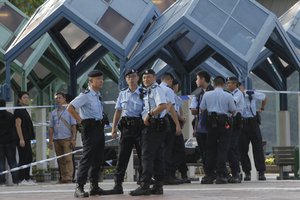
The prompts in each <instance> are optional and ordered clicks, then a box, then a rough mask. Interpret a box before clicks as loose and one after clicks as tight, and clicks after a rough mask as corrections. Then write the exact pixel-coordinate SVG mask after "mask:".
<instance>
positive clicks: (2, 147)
mask: <svg viewBox="0 0 300 200" xmlns="http://www.w3.org/2000/svg"><path fill="white" fill-rule="evenodd" d="M16 150H17V143H16V142H10V143H7V144H0V172H3V171H5V170H6V169H5V158H6V160H7V163H8V165H9V168H10V169H12V168H15V167H17V166H18V164H17V160H16ZM11 175H12V178H13V183H18V181H19V180H18V171H15V172H11ZM5 182H6V180H5V174H4V175H1V176H0V184H4V183H5Z"/></svg>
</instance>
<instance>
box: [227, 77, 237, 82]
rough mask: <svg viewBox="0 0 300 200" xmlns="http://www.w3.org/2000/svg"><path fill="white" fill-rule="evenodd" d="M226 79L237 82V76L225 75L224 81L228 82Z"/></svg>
mask: <svg viewBox="0 0 300 200" xmlns="http://www.w3.org/2000/svg"><path fill="white" fill-rule="evenodd" d="M228 81H234V82H239V80H238V78H237V77H235V76H231V77H227V78H226V82H228Z"/></svg>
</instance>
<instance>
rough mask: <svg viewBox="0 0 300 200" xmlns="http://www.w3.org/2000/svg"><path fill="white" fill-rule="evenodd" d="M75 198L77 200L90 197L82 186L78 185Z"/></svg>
mask: <svg viewBox="0 0 300 200" xmlns="http://www.w3.org/2000/svg"><path fill="white" fill-rule="evenodd" d="M74 197H76V198H85V197H89V193H88V192H85V191H84V188H83V185H82V184H76V190H75V193H74Z"/></svg>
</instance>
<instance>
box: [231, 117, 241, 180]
mask: <svg viewBox="0 0 300 200" xmlns="http://www.w3.org/2000/svg"><path fill="white" fill-rule="evenodd" d="M235 121H236V120H235V118H234V123H233V130H232V134H231V138H230V146H229V150H228V162H229V166H230V169H231V174H232V175H237V174H239V173H240V172H241V170H240V150H239V144H240V135H241V131H242V129H241V126H240V125H237V124H236V123H235Z"/></svg>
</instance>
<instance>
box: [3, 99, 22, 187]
mask: <svg viewBox="0 0 300 200" xmlns="http://www.w3.org/2000/svg"><path fill="white" fill-rule="evenodd" d="M4 107H6V102H5V100H4V99H0V108H4ZM17 142H18V136H17V134H16V129H15V119H14V116H13V114H12V113H10V112H7V111H6V110H0V172H3V171H5V167H6V166H5V159H6V160H7V163H8V165H9V168H10V169H13V168H15V167H17V166H18V164H17V160H16V150H17ZM11 175H12V179H13V183H14V184H18V183H19V180H18V171H14V172H11ZM5 182H6V179H5V174H4V175H1V176H0V185H5Z"/></svg>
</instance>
